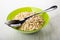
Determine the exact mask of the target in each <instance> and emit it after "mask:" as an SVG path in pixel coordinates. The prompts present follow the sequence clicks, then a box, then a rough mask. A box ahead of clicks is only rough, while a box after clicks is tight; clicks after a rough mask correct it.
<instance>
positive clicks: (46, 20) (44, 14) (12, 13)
mask: <svg viewBox="0 0 60 40" xmlns="http://www.w3.org/2000/svg"><path fill="white" fill-rule="evenodd" d="M40 11H42V10H41V9H40V8H36V7H22V8H18V9H16V10H13V11H12V12H10V13H9V15H8V16H7V20H12V19H13V18H14V17H15V16H16V15H17V14H18V13H20V12H40ZM39 16H42V18H43V19H44V23H43V25H41V26H40V27H41V28H39V29H38V30H33V31H21V30H18V31H20V32H22V33H28V34H29V33H35V32H37V31H39V30H40V29H42V28H43V27H44V26H45V25H47V24H48V21H49V16H48V14H47V13H46V12H43V13H42V14H39ZM13 29H15V28H13ZM16 30H17V29H16Z"/></svg>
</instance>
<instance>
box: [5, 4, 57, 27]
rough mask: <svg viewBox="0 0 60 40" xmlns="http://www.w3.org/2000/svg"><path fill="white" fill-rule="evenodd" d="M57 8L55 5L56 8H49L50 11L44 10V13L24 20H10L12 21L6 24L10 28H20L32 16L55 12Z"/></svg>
mask: <svg viewBox="0 0 60 40" xmlns="http://www.w3.org/2000/svg"><path fill="white" fill-rule="evenodd" d="M56 8H57V6H56V5H54V6H52V7H50V8H48V9H46V10H43V11H41V12H38V13H36V14H33V15H31V16H29V17H26V18H24V19H23V20H10V21H7V22H6V24H7V25H8V26H10V27H19V26H21V25H22V24H23V23H24V22H25V21H26V20H27V19H29V18H31V17H32V16H34V15H38V14H41V13H42V12H49V11H52V10H55V9H56Z"/></svg>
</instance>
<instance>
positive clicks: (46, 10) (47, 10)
mask: <svg viewBox="0 0 60 40" xmlns="http://www.w3.org/2000/svg"><path fill="white" fill-rule="evenodd" d="M56 8H57V6H56V5H54V6H52V7H50V8H48V9H45V10H43V11H41V12H38V13H36V14H33V15H31V16H29V17H26V18H25V19H28V18H30V17H32V16H34V15H37V14H41V13H43V12H50V11H52V10H55V9H56Z"/></svg>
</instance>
